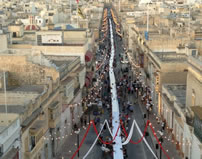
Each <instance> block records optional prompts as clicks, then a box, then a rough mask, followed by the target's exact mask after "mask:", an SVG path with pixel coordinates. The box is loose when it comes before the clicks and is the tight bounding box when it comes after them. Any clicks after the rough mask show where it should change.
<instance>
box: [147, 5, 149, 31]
mask: <svg viewBox="0 0 202 159" xmlns="http://www.w3.org/2000/svg"><path fill="white" fill-rule="evenodd" d="M148 32H149V3H147V34H148Z"/></svg>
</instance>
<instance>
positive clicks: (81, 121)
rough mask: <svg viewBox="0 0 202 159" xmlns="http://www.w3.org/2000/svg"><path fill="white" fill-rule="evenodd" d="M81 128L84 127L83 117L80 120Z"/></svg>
mask: <svg viewBox="0 0 202 159" xmlns="http://www.w3.org/2000/svg"><path fill="white" fill-rule="evenodd" d="M80 123H81V127H82V126H83V117H81V118H80Z"/></svg>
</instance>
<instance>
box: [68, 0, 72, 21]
mask: <svg viewBox="0 0 202 159" xmlns="http://www.w3.org/2000/svg"><path fill="white" fill-rule="evenodd" d="M69 6H70V22H71V21H72V1H71V0H69Z"/></svg>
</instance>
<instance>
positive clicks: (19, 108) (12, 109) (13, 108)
mask: <svg viewBox="0 0 202 159" xmlns="http://www.w3.org/2000/svg"><path fill="white" fill-rule="evenodd" d="M25 110H26V107H25V106H23V105H7V112H8V113H9V114H13V113H14V114H21V113H23V112H25ZM5 112H6V110H5V105H0V113H5Z"/></svg>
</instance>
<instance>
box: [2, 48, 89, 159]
mask: <svg viewBox="0 0 202 159" xmlns="http://www.w3.org/2000/svg"><path fill="white" fill-rule="evenodd" d="M8 52H9V50H8V51H6V52H4V53H3V54H1V56H0V65H1V69H2V70H3V71H7V72H8V76H7V101H8V102H7V105H8V113H15V114H19V118H20V125H21V127H22V128H21V134H22V135H21V141H22V147H21V153H22V159H23V158H25V159H27V158H30V159H32V158H33V159H35V158H44V159H46V158H52V157H54V156H55V155H56V152H57V150H58V149H59V148H60V146H61V145H62V142H61V140H60V139H61V138H62V137H63V138H64V137H66V136H68V134H69V133H70V131H71V126H72V124H73V123H71V121H72V116H73V117H74V119H75V122H78V121H79V116H81V115H82V112H83V111H82V106H81V105H76V106H74V107H72V108H71V110H72V111H71V114H70V111H69V110H70V107H69V106H68V104H69V103H72V102H75V103H78V101H80V100H81V97H82V88H83V86H84V83H85V67H84V66H83V65H81V62H80V58H79V57H75V56H74V57H68V56H53V55H43V54H37V53H32V55H31V54H30V52H26V51H21V52H20V53H19V52H18V51H17V50H16V51H10V52H9V53H10V54H7V53H8ZM68 78H71V79H72V80H70V81H68ZM65 81H66V82H65ZM1 82H2V80H1ZM1 85H2V86H4V85H3V83H1ZM72 91H73V95H69V94H70V93H72ZM68 93H69V94H68ZM0 111H1V112H4V111H5V110H4V93H3V92H1V93H0ZM68 126H69V127H68ZM67 128H68V130H67ZM66 131H69V132H66ZM64 132H65V133H64Z"/></svg>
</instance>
